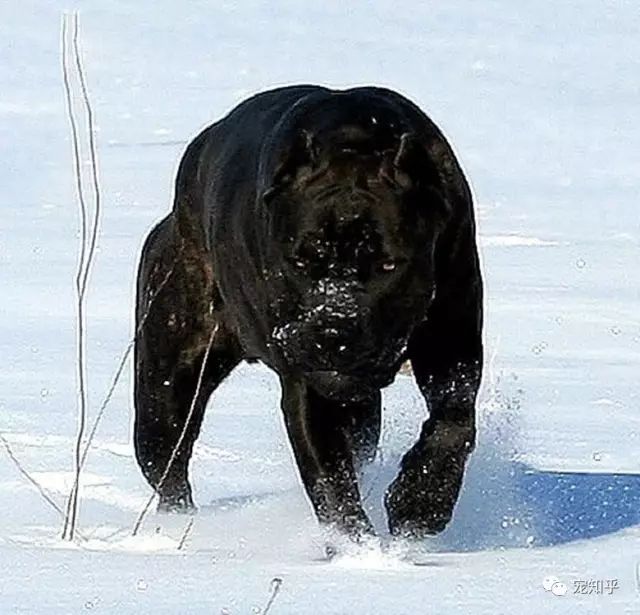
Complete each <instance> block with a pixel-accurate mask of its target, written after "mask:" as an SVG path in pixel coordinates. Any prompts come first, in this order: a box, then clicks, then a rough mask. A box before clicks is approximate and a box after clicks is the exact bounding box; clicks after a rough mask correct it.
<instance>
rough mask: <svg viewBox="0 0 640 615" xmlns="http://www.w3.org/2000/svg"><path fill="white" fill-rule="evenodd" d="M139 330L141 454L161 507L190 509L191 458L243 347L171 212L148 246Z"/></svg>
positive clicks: (205, 265)
mask: <svg viewBox="0 0 640 615" xmlns="http://www.w3.org/2000/svg"><path fill="white" fill-rule="evenodd" d="M136 333H137V335H136V340H135V423H134V443H135V451H136V457H137V460H138V464H139V465H140V468H141V470H142V473H143V474H144V476H145V478H146V479H147V481H148V482H149V484H150V485H151V486H152V487H153V488H154V490H155V491H156V492H157V493H158V495H159V496H160V502H159V508H160V509H164V510H186V509H189V508H191V507H192V506H193V500H192V496H191V486H190V484H189V479H188V464H189V459H190V457H191V453H192V450H193V445H194V443H195V440H196V438H197V436H198V434H199V432H200V426H201V423H202V418H203V416H204V410H205V406H206V404H207V400H208V399H209V396H210V395H211V393H212V392H213V390H214V389H215V388H216V387H217V386H218V385H219V384H220V383H221V382H222V380H223V379H224V378H225V377H226V376H227V375H228V374H229V372H230V371H231V370H232V369H233V367H234V366H235V365H236V364H237V363H238V362H239V360H240V351H239V348H238V346H237V344H236V342H235V338H234V337H233V336H232V335H231V334H230V333H229V331H228V330H227V328H226V327H225V324H224V313H223V308H222V305H221V301H220V299H219V297H218V296H217V293H216V288H215V283H214V280H213V273H212V271H211V267H210V265H209V261H208V260H207V256H206V253H204V252H203V251H202V249H201V248H200V247H199V246H196V245H193V243H188V242H186V241H185V240H184V239H183V238H182V237H181V236H180V235H179V234H178V233H177V231H176V228H175V224H174V221H173V218H172V216H169V217H168V218H166V219H165V220H164V221H162V222H161V223H160V224H159V225H158V226H157V227H156V228H155V229H154V230H153V231H152V232H151V233H150V235H149V237H148V239H147V241H146V243H145V246H144V248H143V252H142V257H141V262H140V268H139V274H138V289H137V306H136ZM205 359H206V362H205Z"/></svg>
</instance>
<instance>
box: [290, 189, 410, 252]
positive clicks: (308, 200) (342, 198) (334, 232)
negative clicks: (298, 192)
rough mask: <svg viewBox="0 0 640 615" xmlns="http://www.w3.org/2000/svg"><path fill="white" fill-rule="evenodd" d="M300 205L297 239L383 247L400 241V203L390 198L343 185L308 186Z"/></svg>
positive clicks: (297, 213) (296, 223)
mask: <svg viewBox="0 0 640 615" xmlns="http://www.w3.org/2000/svg"><path fill="white" fill-rule="evenodd" d="M298 205H299V206H298V208H297V212H296V215H295V218H296V222H295V224H294V229H295V236H296V238H297V239H302V238H303V237H306V238H307V239H308V238H315V239H316V240H317V241H324V242H327V243H331V244H342V245H349V244H355V243H361V242H363V241H365V242H368V243H369V244H371V245H372V246H373V245H375V246H380V247H381V246H382V244H384V243H387V242H389V241H393V240H394V238H398V241H399V240H400V238H399V237H398V235H399V232H400V211H399V208H400V203H398V202H397V201H396V200H395V199H393V198H391V197H389V196H388V195H383V194H376V193H374V192H372V191H367V190H363V189H357V188H354V187H353V186H344V185H341V184H333V185H325V186H324V188H321V187H320V186H309V188H308V190H307V191H306V192H305V194H304V196H303V198H302V199H301V200H299V201H298Z"/></svg>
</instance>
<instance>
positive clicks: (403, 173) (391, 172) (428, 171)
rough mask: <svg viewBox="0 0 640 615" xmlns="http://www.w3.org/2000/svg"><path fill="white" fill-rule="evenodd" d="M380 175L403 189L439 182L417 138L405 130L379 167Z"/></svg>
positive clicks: (433, 167) (412, 188)
mask: <svg viewBox="0 0 640 615" xmlns="http://www.w3.org/2000/svg"><path fill="white" fill-rule="evenodd" d="M380 175H381V177H382V178H383V179H385V180H386V181H388V182H391V183H392V184H393V185H395V186H396V187H398V188H400V189H401V190H403V191H410V190H414V189H418V188H420V187H424V186H434V185H438V184H439V183H440V176H439V173H438V169H437V168H436V167H435V165H434V164H433V162H432V161H431V160H430V158H429V154H428V153H427V150H426V149H425V148H424V146H423V145H422V143H420V141H419V140H418V138H417V137H416V136H415V135H414V134H413V133H410V132H405V133H403V134H402V136H401V137H400V141H399V143H398V146H397V147H396V149H395V151H394V152H393V154H392V155H391V156H388V157H387V158H386V160H385V161H384V162H383V164H382V166H381V167H380Z"/></svg>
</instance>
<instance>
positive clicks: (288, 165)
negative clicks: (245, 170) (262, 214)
mask: <svg viewBox="0 0 640 615" xmlns="http://www.w3.org/2000/svg"><path fill="white" fill-rule="evenodd" d="M318 151H319V150H318V146H317V141H316V138H315V135H314V134H313V133H311V132H309V131H308V130H302V131H301V132H300V133H299V134H298V135H297V136H296V138H295V139H294V141H293V143H292V144H291V145H290V146H289V147H288V148H287V149H285V150H284V151H283V152H281V153H280V155H279V158H280V160H279V161H278V163H277V164H276V167H275V171H274V173H273V178H272V180H271V182H270V184H269V187H268V188H267V189H266V190H265V191H264V192H263V194H262V199H263V201H264V202H265V203H267V204H268V203H270V202H271V201H272V200H273V199H274V197H275V196H276V195H277V194H279V193H280V192H282V190H284V189H285V188H286V187H288V186H290V185H291V184H292V183H293V182H294V181H295V180H296V179H301V178H302V179H304V177H306V176H308V175H310V174H311V172H312V170H313V169H314V168H315V166H316V164H317V162H318V156H319V154H318Z"/></svg>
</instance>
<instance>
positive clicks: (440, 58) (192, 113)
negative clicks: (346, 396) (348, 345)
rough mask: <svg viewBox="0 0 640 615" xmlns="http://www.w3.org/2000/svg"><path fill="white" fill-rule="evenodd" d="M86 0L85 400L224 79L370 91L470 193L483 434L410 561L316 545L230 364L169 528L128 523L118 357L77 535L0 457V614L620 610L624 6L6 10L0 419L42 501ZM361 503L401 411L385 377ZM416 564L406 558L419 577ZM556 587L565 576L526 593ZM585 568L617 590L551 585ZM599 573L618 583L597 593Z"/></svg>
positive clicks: (258, 398)
mask: <svg viewBox="0 0 640 615" xmlns="http://www.w3.org/2000/svg"><path fill="white" fill-rule="evenodd" d="M72 8H80V10H81V23H82V41H83V47H84V50H85V64H86V69H87V72H88V78H89V86H90V90H91V94H92V98H93V102H94V107H95V113H96V119H97V124H98V128H99V130H98V132H97V135H96V136H97V139H98V145H99V156H100V167H101V178H102V188H103V193H104V217H103V220H102V229H101V234H100V240H99V253H98V254H97V261H96V265H95V269H94V271H93V275H92V279H91V291H90V297H89V302H88V312H89V332H88V334H89V341H88V354H89V359H88V361H89V378H90V380H89V390H90V401H91V415H92V416H94V415H95V412H96V411H97V408H98V406H99V404H100V402H101V401H102V399H103V398H104V395H105V393H106V390H107V388H108V386H109V383H110V382H111V380H112V378H113V374H114V371H115V369H116V367H117V363H118V361H119V358H120V356H121V355H122V353H123V352H124V349H125V348H126V345H127V343H128V340H129V339H130V337H131V335H132V293H133V280H134V275H135V269H136V264H137V259H138V254H139V251H140V248H141V244H142V241H143V238H144V236H145V234H146V233H147V232H148V230H149V228H150V227H151V226H152V225H153V224H154V222H155V221H157V220H158V219H159V218H161V217H162V216H163V215H164V214H165V212H166V211H167V210H168V208H169V207H170V202H171V194H172V182H173V176H174V171H175V168H176V164H177V161H178V159H179V157H180V155H181V152H182V150H183V148H184V146H185V144H186V142H187V140H188V139H189V138H191V137H192V136H194V135H195V134H196V133H197V132H198V131H199V129H200V128H201V127H203V126H204V125H206V124H207V123H210V122H211V121H213V120H215V119H217V118H219V117H220V116H221V115H223V114H224V113H225V112H226V111H228V110H229V109H230V108H231V107H232V106H233V105H235V104H236V103H238V102H239V101H241V100H242V99H244V98H245V97H246V96H248V95H250V94H252V93H254V92H257V91H259V90H262V89H266V88H268V87H271V86H275V85H282V84H287V83H296V82H314V83H322V84H327V85H331V86H335V87H347V86H351V85H358V84H378V85H385V86H389V87H392V88H396V89H398V90H400V91H401V92H403V93H405V94H406V95H408V96H409V97H410V98H412V99H413V100H414V101H416V102H417V103H418V104H420V105H421V106H422V107H423V108H424V109H425V110H426V111H427V112H428V113H429V114H430V115H431V117H432V118H433V119H434V120H435V121H436V122H437V123H438V124H439V125H440V127H441V128H442V130H443V131H444V133H445V134H446V135H447V137H448V138H449V139H450V141H451V142H452V143H453V145H454V148H455V150H456V151H457V152H458V155H459V157H460V160H461V162H462V164H463V166H464V168H465V170H466V172H467V174H468V176H469V178H470V181H471V183H472V186H473V189H474V193H475V196H476V202H477V211H478V222H479V235H480V243H481V247H482V258H483V266H484V274H485V280H486V288H487V304H486V305H487V325H486V331H485V342H486V348H487V359H488V361H487V363H488V365H487V370H486V374H485V379H484V385H483V389H482V394H481V400H480V415H479V427H480V434H479V438H480V442H479V448H478V450H477V452H476V453H475V454H474V456H473V458H472V462H471V466H470V468H469V471H468V474H467V476H466V479H465V484H464V490H463V494H462V497H461V500H460V502H459V506H458V508H457V509H456V513H455V516H454V520H453V522H452V523H451V524H450V526H449V527H448V528H447V530H446V531H445V532H444V533H443V534H442V535H441V536H439V537H437V538H435V539H433V540H430V541H428V542H427V543H426V544H425V545H423V546H422V548H421V549H420V550H418V549H414V551H412V552H411V553H409V554H406V553H405V557H404V559H403V558H400V557H398V556H397V554H394V553H392V554H384V555H383V554H382V553H381V552H380V551H379V550H376V549H375V548H371V549H369V550H366V549H363V550H361V551H360V552H353V553H347V554H345V555H344V556H342V557H340V558H338V559H337V560H334V561H332V562H330V563H328V562H326V561H322V559H321V557H320V556H321V553H322V544H323V542H322V536H321V534H320V532H319V530H318V528H317V526H316V524H315V521H314V520H313V517H312V515H311V512H310V508H309V505H308V503H307V500H306V499H305V497H304V495H303V492H302V487H301V485H300V483H299V480H298V477H297V475H296V472H295V468H294V465H293V463H292V455H291V452H290V449H289V446H288V443H287V441H286V438H285V434H284V429H283V425H282V421H281V417H280V414H279V411H278V396H279V391H278V383H277V381H276V379H275V377H274V376H273V375H272V374H271V373H270V372H269V371H268V370H266V369H265V368H260V367H249V366H246V365H245V366H241V368H239V369H238V370H237V371H236V372H235V373H234V374H233V375H232V377H231V378H229V380H228V381H227V382H226V383H225V384H224V385H223V387H222V388H221V389H220V390H219V391H218V393H217V394H216V395H215V397H214V399H213V400H212V403H211V404H210V407H209V411H208V416H207V419H206V423H205V427H204V430H203V433H202V435H201V437H200V440H199V444H198V445H197V449H196V452H195V455H194V461H193V464H192V476H193V481H194V488H195V496H196V498H197V501H198V503H199V506H200V511H199V514H198V515H197V516H196V517H195V520H194V524H193V527H192V530H191V532H190V534H189V536H188V538H187V540H186V543H185V544H184V546H183V548H182V549H178V546H179V542H180V539H181V536H182V535H183V532H184V529H185V526H186V524H187V523H188V521H189V519H188V518H186V517H180V516H157V515H155V514H151V515H150V516H149V517H148V518H147V520H146V522H145V525H144V526H143V530H142V532H141V534H140V535H139V536H136V537H131V535H130V534H131V528H132V526H133V523H134V521H135V518H136V516H137V514H138V512H139V510H140V509H141V507H142V506H143V505H144V502H145V500H146V499H147V498H148V495H149V490H148V487H147V485H146V483H145V482H144V481H143V479H142V477H141V475H140V472H139V470H138V467H137V465H136V463H135V460H134V457H133V448H132V442H131V419H132V400H131V368H130V365H129V366H128V367H127V369H126V370H125V374H124V377H123V379H122V380H121V382H120V383H119V386H118V388H117V390H116V392H115V395H114V398H113V400H112V402H111V403H110V405H109V406H108V407H107V410H106V414H105V418H104V421H103V422H102V424H101V426H100V429H99V431H98V434H97V437H96V441H95V445H94V447H93V449H92V451H91V453H90V455H89V459H88V464H87V468H86V471H85V473H84V475H83V477H84V479H83V483H82V490H81V498H82V500H81V509H80V531H81V533H82V535H83V536H84V540H80V541H79V543H78V544H75V545H69V543H66V542H62V541H61V540H60V538H59V536H60V529H61V519H60V518H59V516H58V515H57V514H56V513H55V511H53V510H52V509H51V508H49V507H48V506H47V505H46V503H45V502H44V501H43V500H42V499H41V498H40V496H39V495H38V493H37V492H36V491H35V490H34V488H33V487H32V486H31V485H30V484H29V483H28V482H26V481H25V479H24V478H23V477H22V476H21V475H20V474H19V473H18V471H17V469H16V467H15V465H14V464H13V463H12V461H11V460H10V459H9V457H8V455H7V454H5V453H6V451H5V449H4V448H3V447H2V446H0V496H1V499H2V501H3V503H4V505H3V514H2V522H1V523H0V613H2V614H4V613H56V614H57V613H65V614H66V613H85V612H87V611H95V612H98V613H118V614H120V615H124V614H128V613H144V612H151V613H154V614H160V613H180V614H181V613H209V614H210V613H216V614H218V613H219V614H233V615H235V614H238V615H240V614H245V613H246V614H248V613H256V614H258V613H262V612H264V609H265V605H266V603H267V600H268V598H269V595H270V586H271V584H272V579H274V578H279V579H281V585H280V591H279V594H278V595H277V596H276V598H275V601H274V603H273V605H272V606H271V608H270V610H269V612H270V613H271V614H272V615H276V614H285V613H287V614H296V615H302V614H307V613H309V614H325V613H326V614H339V613H340V614H342V613H344V614H354V613H363V614H364V613H366V614H378V613H380V614H394V615H395V614H409V613H411V614H414V613H415V614H418V613H438V614H449V613H464V614H467V613H469V614H476V613H478V614H491V615H496V614H505V615H506V614H512V613H516V612H517V613H520V614H529V613H531V614H540V613H567V614H574V613H581V614H583V613H586V614H590V613H607V614H615V615H617V614H621V613H640V414H639V413H638V409H639V408H638V407H639V405H640V382H639V380H638V374H639V372H640V275H639V273H638V265H639V264H640V213H639V212H640V210H639V209H638V193H639V191H640V166H639V164H638V152H639V151H640V79H639V76H640V35H639V34H638V33H639V32H640V7H639V6H638V4H637V2H633V1H624V0H620V1H613V0H612V1H610V2H605V1H602V2H596V1H591V2H569V1H567V2H552V1H547V0H539V1H537V2H528V3H524V2H510V1H508V0H487V1H485V2H481V3H480V2H475V3H471V2H463V1H462V0H455V1H453V2H446V3H445V2H437V3H436V2H432V3H426V2H417V1H415V2H412V3H404V2H390V1H388V2H376V3H373V2H371V3H365V2H350V3H345V2H334V1H333V0H331V1H328V2H316V3H303V2H295V1H294V0H286V1H284V2H281V3H277V8H276V5H275V4H274V3H267V2H257V1H256V2H231V1H226V2H204V1H201V2H189V3H179V2H175V1H173V2H169V1H167V0H162V1H156V2H151V1H148V0H145V1H138V2H133V1H130V2H125V1H124V0H112V1H110V2H108V3H107V2H105V3H100V2H97V1H94V0H91V1H86V2H78V3H77V6H76V5H73V4H67V5H63V4H60V5H56V3H55V2H45V1H44V0H41V1H40V2H37V1H33V0H22V1H21V2H17V1H13V0H5V1H3V2H2V3H0V40H1V41H2V42H1V43H0V160H1V161H2V162H1V164H0V212H1V215H0V289H1V290H0V293H1V297H2V299H0V356H1V357H2V369H1V370H0V433H2V434H3V435H4V437H5V438H6V440H7V442H9V444H10V445H11V448H12V450H13V451H14V453H15V455H16V456H17V457H18V458H19V460H20V462H21V463H22V464H23V465H24V467H25V468H26V469H27V470H28V471H29V472H30V473H31V474H32V475H33V476H34V477H35V478H36V479H37V481H38V482H39V483H40V484H41V485H42V486H43V487H44V488H45V489H46V491H47V492H48V493H49V494H50V496H51V497H52V498H53V500H54V501H55V502H57V503H58V504H59V505H60V506H63V505H64V498H65V496H66V493H67V492H68V489H69V487H70V485H71V482H72V475H73V474H72V472H73V458H72V442H73V439H74V434H75V429H76V416H75V407H76V394H75V391H76V384H75V368H74V347H75V329H74V321H75V312H74V310H75V308H74V299H73V297H74V289H73V279H74V275H75V267H76V250H77V237H78V221H77V211H76V203H75V195H74V186H73V176H72V171H71V169H72V167H71V146H70V139H69V130H68V126H67V120H66V117H65V114H64V98H63V90H62V83H61V73H60V54H59V40H60V19H61V13H62V11H63V10H65V9H72ZM384 393H385V416H384V421H385V424H384V427H385V429H384V435H383V446H382V449H381V451H380V455H379V457H378V459H377V460H376V462H375V463H374V464H373V465H372V467H370V468H368V469H367V471H366V472H365V475H364V476H363V477H362V481H363V485H364V489H363V490H364V491H365V492H366V493H367V494H368V495H367V506H368V507H369V509H370V510H371V511H372V515H373V517H374V518H375V519H376V520H377V522H378V523H379V524H383V521H384V520H383V518H382V513H381V506H380V498H381V494H382V491H383V489H384V485H385V484H386V483H387V482H388V481H389V480H390V479H391V476H392V474H393V471H394V467H395V466H394V464H395V463H396V462H397V459H398V456H399V454H400V453H401V452H402V450H403V449H404V448H406V447H407V446H408V445H409V444H410V442H411V440H412V438H413V437H415V435H416V432H417V430H418V429H419V425H420V422H421V420H423V418H424V412H425V411H424V406H423V404H422V402H421V400H420V397H419V395H418V392H417V390H416V388H415V386H414V384H413V382H412V381H411V380H410V378H408V377H406V376H399V377H398V379H397V381H396V382H395V383H394V384H393V385H392V386H391V387H390V388H389V389H388V390H386V391H385V392H384ZM411 562H417V563H420V564H421V565H420V566H416V565H413V563H411ZM549 576H555V577H557V578H558V580H559V583H560V585H556V593H561V591H559V589H560V590H561V588H562V584H564V585H566V588H567V591H566V595H564V596H557V595H554V593H552V592H550V591H545V589H544V587H543V579H545V578H546V577H549ZM579 581H585V582H588V581H591V582H592V584H591V589H592V590H593V589H594V588H597V587H598V585H597V584H596V582H598V581H603V582H606V581H615V584H610V585H609V587H610V591H606V590H605V591H603V593H601V594H598V593H597V592H596V591H592V593H586V594H575V593H574V591H575V590H576V588H579V587H580V585H579V583H578V582H579ZM613 585H615V586H616V587H615V588H613Z"/></svg>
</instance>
